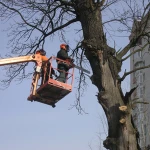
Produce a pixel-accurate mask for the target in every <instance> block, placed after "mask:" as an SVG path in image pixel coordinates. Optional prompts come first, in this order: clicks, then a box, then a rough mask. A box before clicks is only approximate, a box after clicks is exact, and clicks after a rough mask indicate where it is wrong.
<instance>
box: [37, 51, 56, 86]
mask: <svg viewBox="0 0 150 150" xmlns="http://www.w3.org/2000/svg"><path fill="white" fill-rule="evenodd" d="M36 54H40V55H41V56H42V70H41V76H42V82H41V83H42V84H43V79H44V72H45V71H46V76H45V82H46V81H48V79H49V73H50V62H49V61H48V58H47V57H46V51H45V50H43V49H40V50H37V51H36ZM52 75H56V74H55V71H54V69H53V68H52V67H51V74H50V78H53V77H52Z"/></svg>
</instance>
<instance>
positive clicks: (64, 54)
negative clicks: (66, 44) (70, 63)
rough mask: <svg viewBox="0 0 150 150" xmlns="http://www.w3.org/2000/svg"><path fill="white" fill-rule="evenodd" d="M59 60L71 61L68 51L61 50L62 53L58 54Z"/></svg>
mask: <svg viewBox="0 0 150 150" xmlns="http://www.w3.org/2000/svg"><path fill="white" fill-rule="evenodd" d="M57 58H59V59H62V60H66V59H69V58H70V57H69V56H68V53H67V51H66V50H63V49H60V51H59V52H58V53H57Z"/></svg>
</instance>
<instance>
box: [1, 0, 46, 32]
mask: <svg viewBox="0 0 150 150" xmlns="http://www.w3.org/2000/svg"><path fill="white" fill-rule="evenodd" d="M0 4H1V5H3V6H4V7H6V8H7V9H9V10H12V11H14V12H16V13H18V14H19V16H20V17H21V19H22V20H23V21H24V23H25V24H26V25H28V26H30V27H32V28H35V29H37V30H38V31H40V32H41V33H42V34H45V33H44V31H42V30H41V29H39V28H38V27H37V26H34V25H32V24H30V23H28V22H27V21H26V20H25V18H24V17H23V16H22V14H21V13H20V11H19V10H17V9H15V8H11V7H9V6H7V5H5V4H4V3H2V2H0Z"/></svg>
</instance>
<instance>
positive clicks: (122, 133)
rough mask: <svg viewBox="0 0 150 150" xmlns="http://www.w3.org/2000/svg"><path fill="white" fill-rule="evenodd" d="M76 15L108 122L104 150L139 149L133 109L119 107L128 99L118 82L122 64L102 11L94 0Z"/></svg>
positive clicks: (99, 98) (87, 3) (86, 2)
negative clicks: (110, 42)
mask: <svg viewBox="0 0 150 150" xmlns="http://www.w3.org/2000/svg"><path fill="white" fill-rule="evenodd" d="M76 12H77V15H78V19H79V21H80V22H81V26H82V29H83V36H84V40H83V42H82V45H83V47H84V49H85V55H86V57H87V59H88V60H89V62H90V65H91V68H92V71H93V75H92V77H91V80H92V83H93V84H94V85H95V86H96V87H97V88H98V91H99V93H98V96H97V97H98V101H99V103H100V104H101V105H102V107H103V109H104V111H105V114H106V117H107V121H108V127H109V130H108V137H107V139H106V140H105V141H104V147H105V148H107V149H110V150H137V138H136V132H135V129H134V127H133V124H132V122H131V108H130V106H129V105H128V107H127V108H128V109H127V111H126V112H122V111H120V110H119V106H124V105H125V103H124V101H125V97H124V95H123V94H122V90H121V87H120V82H118V73H119V72H120V69H121V62H120V61H119V60H117V59H116V58H115V56H114V49H112V48H110V47H109V46H108V45H107V42H106V37H105V35H104V31H103V26H102V17H101V11H100V9H99V8H98V7H96V6H95V5H94V4H93V5H92V3H91V0H87V1H84V2H82V4H79V5H78V7H77V8H76ZM120 119H125V122H124V123H120Z"/></svg>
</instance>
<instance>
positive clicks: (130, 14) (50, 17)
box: [0, 0, 150, 150]
mask: <svg viewBox="0 0 150 150" xmlns="http://www.w3.org/2000/svg"><path fill="white" fill-rule="evenodd" d="M149 5H150V3H149V2H148V0H141V1H136V0H101V1H100V0H1V1H0V17H1V19H2V20H8V19H10V20H12V21H13V20H14V23H13V24H11V26H10V31H11V32H10V34H9V35H10V36H11V37H12V38H11V40H10V41H9V43H10V44H11V45H10V46H11V48H12V49H11V53H12V54H15V55H28V54H32V53H34V52H35V51H36V50H37V48H39V47H43V46H44V43H45V40H46V39H47V38H48V37H52V38H54V35H55V33H56V32H58V33H59V34H60V35H62V37H63V38H64V36H65V30H67V27H68V26H71V25H73V24H75V23H77V22H79V23H80V27H79V24H78V28H77V30H78V33H79V34H80V35H82V36H83V38H82V40H80V39H79V40H80V41H79V42H78V43H77V46H76V48H74V50H73V54H74V56H76V59H77V61H78V62H79V63H80V65H83V64H84V61H85V58H86V59H87V60H88V62H89V64H90V67H91V69H92V73H93V75H92V76H91V81H92V84H94V85H95V86H96V87H97V89H98V94H97V99H98V102H99V103H100V104H101V106H102V107H103V110H104V112H105V114H106V117H107V121H108V137H107V139H106V140H105V141H104V143H103V144H104V147H105V148H106V149H110V150H137V149H140V148H139V146H138V143H137V137H136V130H135V127H134V125H133V122H132V121H131V120H132V119H131V118H132V116H131V107H130V105H129V101H130V97H131V94H132V93H133V91H134V90H135V88H134V89H131V91H129V92H127V93H126V94H125V95H123V92H122V89H121V82H122V81H123V80H124V79H125V77H126V76H127V75H129V74H131V73H133V72H135V71H136V70H139V69H144V68H148V67H149V66H145V67H143V68H136V69H134V70H132V71H130V72H126V71H125V73H124V75H123V76H122V77H119V75H118V74H119V72H120V71H121V67H122V63H123V61H125V60H126V59H127V58H129V57H130V54H129V55H128V56H126V55H127V54H128V52H129V50H130V48H132V47H135V46H136V44H137V42H138V40H139V39H140V38H141V37H145V38H146V39H148V37H149V31H148V30H145V28H147V23H148V21H149V13H148V11H149ZM147 13H148V14H147ZM146 14H147V17H146V19H145V20H144V21H137V19H143V18H144V17H145V16H146ZM102 17H103V19H102ZM12 21H11V22H12ZM133 23H134V24H135V29H134V30H132V24H133ZM113 27H114V29H117V30H116V31H119V32H120V33H121V35H122V34H124V33H125V34H126V35H129V34H127V33H131V31H132V32H133V33H134V34H132V38H131V40H130V42H129V43H128V44H127V45H126V46H125V47H124V48H122V49H120V50H119V51H117V50H116V48H115V46H114V48H112V47H110V46H109V45H108V43H107V40H110V39H108V38H107V37H106V34H105V33H108V32H109V33H110V34H112V32H111V31H110V28H113ZM72 28H74V29H76V26H72ZM104 29H105V30H104ZM104 31H105V32H104ZM35 33H36V34H35ZM111 36H113V35H111ZM115 43H117V41H115ZM148 44H149V41H147V44H146V45H144V47H141V48H140V49H139V50H138V51H142V50H143V49H144V48H145V47H146V46H147V45H148ZM136 52H137V51H136ZM134 53H135V52H133V53H132V54H134ZM26 66H27V64H26V63H25V64H22V65H17V66H13V67H12V66H10V67H9V68H8V70H7V75H8V77H9V78H8V80H4V82H5V83H8V84H10V82H11V81H12V80H13V79H14V78H15V77H17V76H20V77H21V78H25V77H26V76H28V74H26V72H25V67H26ZM84 78H85V75H84V74H83V73H81V76H80V81H82V80H84ZM79 83H80V84H79V92H80V89H81V88H80V87H81V82H79ZM79 97H80V96H79ZM77 105H79V106H80V100H79V99H78V103H77ZM120 106H127V107H120ZM119 108H120V109H119ZM126 108H127V110H126V111H125V112H123V111H124V109H126Z"/></svg>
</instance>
